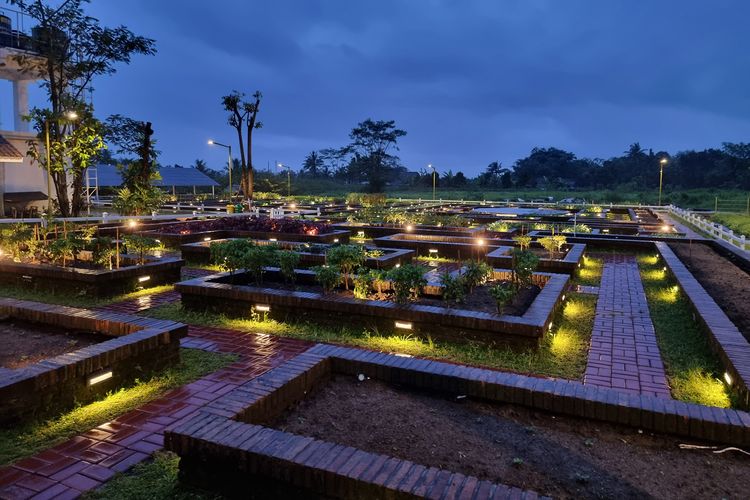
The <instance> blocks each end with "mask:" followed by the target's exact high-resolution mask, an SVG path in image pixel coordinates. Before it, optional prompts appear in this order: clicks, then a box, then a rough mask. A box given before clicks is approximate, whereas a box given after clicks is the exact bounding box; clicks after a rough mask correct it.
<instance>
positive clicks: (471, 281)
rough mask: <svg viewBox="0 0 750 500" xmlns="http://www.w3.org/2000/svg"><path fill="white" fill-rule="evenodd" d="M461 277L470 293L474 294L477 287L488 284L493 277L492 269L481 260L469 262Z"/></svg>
mask: <svg viewBox="0 0 750 500" xmlns="http://www.w3.org/2000/svg"><path fill="white" fill-rule="evenodd" d="M461 275H462V276H463V279H464V282H465V284H466V286H467V287H468V288H469V292H473V291H474V288H475V287H477V286H479V285H482V284H484V283H486V282H487V280H488V279H489V278H490V277H491V276H492V267H491V266H490V265H489V264H487V263H486V262H482V261H480V260H467V261H466V262H464V266H463V269H462V270H461Z"/></svg>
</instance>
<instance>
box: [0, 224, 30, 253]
mask: <svg viewBox="0 0 750 500" xmlns="http://www.w3.org/2000/svg"><path fill="white" fill-rule="evenodd" d="M33 240H34V231H33V229H32V228H31V226H29V225H28V224H22V223H20V222H19V223H16V224H12V225H10V227H8V228H3V229H0V250H2V251H3V252H5V253H7V254H9V255H10V256H11V258H12V259H13V260H14V261H17V262H18V261H20V260H21V257H22V256H23V255H24V254H26V253H28V252H29V251H30V249H31V247H32V242H33Z"/></svg>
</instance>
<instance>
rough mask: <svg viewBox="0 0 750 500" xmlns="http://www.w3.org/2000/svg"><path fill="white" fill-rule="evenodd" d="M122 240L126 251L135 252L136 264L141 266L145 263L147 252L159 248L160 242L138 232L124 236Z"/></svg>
mask: <svg viewBox="0 0 750 500" xmlns="http://www.w3.org/2000/svg"><path fill="white" fill-rule="evenodd" d="M124 240H125V245H126V246H127V248H128V252H135V254H136V255H137V256H138V264H139V265H141V266H142V265H143V264H145V263H146V255H148V253H149V252H151V251H153V250H156V249H157V248H161V244H160V243H159V242H158V241H156V240H155V239H154V238H150V237H148V236H141V235H139V234H130V235H128V236H125V238H124Z"/></svg>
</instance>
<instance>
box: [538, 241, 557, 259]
mask: <svg viewBox="0 0 750 500" xmlns="http://www.w3.org/2000/svg"><path fill="white" fill-rule="evenodd" d="M536 241H537V243H539V244H540V245H542V247H544V249H545V250H547V252H548V253H549V258H550V259H552V258H553V257H554V255H555V250H557V242H556V241H555V240H554V238H553V237H552V236H545V237H544V238H539V239H538V240H536Z"/></svg>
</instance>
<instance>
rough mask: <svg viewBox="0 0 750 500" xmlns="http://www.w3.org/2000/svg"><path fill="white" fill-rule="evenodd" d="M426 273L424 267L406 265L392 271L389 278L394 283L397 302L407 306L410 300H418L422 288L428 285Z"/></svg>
mask: <svg viewBox="0 0 750 500" xmlns="http://www.w3.org/2000/svg"><path fill="white" fill-rule="evenodd" d="M424 273H425V269H424V267H422V266H417V265H414V264H405V265H403V266H401V267H397V268H395V269H391V271H390V273H389V276H390V279H391V281H392V282H393V290H394V292H395V295H396V302H398V303H399V304H405V303H406V302H408V301H409V300H410V299H416V298H417V297H418V296H419V293H420V292H421V291H422V287H423V286H425V285H426V284H427V280H426V279H425V277H424Z"/></svg>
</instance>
